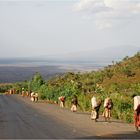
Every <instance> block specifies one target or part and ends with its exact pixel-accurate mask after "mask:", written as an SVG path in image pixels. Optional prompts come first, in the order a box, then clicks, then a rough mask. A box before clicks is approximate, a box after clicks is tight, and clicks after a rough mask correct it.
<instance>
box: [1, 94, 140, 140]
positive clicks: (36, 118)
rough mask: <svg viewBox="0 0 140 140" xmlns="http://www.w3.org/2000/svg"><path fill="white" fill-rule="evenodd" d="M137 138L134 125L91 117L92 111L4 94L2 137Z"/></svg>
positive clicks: (138, 134) (2, 101)
mask: <svg viewBox="0 0 140 140" xmlns="http://www.w3.org/2000/svg"><path fill="white" fill-rule="evenodd" d="M90 138H91V139H98V138H100V139H103V138H107V139H109V138H112V139H121V138H124V139H129V138H130V139H134V138H140V133H139V132H135V129H134V126H133V124H127V123H123V122H121V121H118V120H112V121H111V123H106V122H104V121H103V118H102V117H100V119H99V121H98V122H94V121H92V120H90V114H89V113H82V112H76V113H73V112H71V111H70V110H69V109H61V108H59V106H58V105H55V104H48V103H45V102H42V101H39V102H38V103H33V102H31V101H30V99H29V98H27V97H21V96H19V95H0V139H90Z"/></svg>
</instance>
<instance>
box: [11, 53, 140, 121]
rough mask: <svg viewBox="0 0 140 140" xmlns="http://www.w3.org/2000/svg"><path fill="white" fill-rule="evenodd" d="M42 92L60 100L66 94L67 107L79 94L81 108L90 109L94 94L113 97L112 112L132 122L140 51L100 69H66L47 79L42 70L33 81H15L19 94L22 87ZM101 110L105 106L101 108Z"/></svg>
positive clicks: (138, 87) (138, 89)
mask: <svg viewBox="0 0 140 140" xmlns="http://www.w3.org/2000/svg"><path fill="white" fill-rule="evenodd" d="M22 87H24V88H25V90H29V91H30V90H32V91H36V92H38V93H39V96H40V98H41V99H46V100H49V101H50V102H58V97H59V96H60V95H65V96H66V107H70V105H71V98H72V96H73V95H75V94H76V95H77V96H78V100H79V104H80V108H79V109H80V110H82V111H90V110H91V103H90V100H91V97H92V96H93V94H96V96H97V99H98V100H99V99H101V100H102V101H104V99H105V98H106V97H110V98H112V100H113V103H114V107H113V110H112V115H113V117H114V118H117V119H122V120H125V121H127V122H133V99H132V95H133V94H137V95H140V52H138V53H137V54H136V55H134V56H133V57H125V58H124V59H123V60H122V61H120V62H112V65H109V66H107V67H105V68H103V69H101V70H98V71H91V72H85V73H80V72H77V73H74V72H67V73H65V74H63V75H57V76H55V77H53V78H52V79H50V80H47V81H44V80H43V78H42V76H41V75H40V74H39V73H36V74H35V75H34V77H33V78H32V80H30V81H27V82H24V83H20V84H19V83H16V84H13V88H15V89H17V91H18V92H17V93H19V91H20V93H21V88H22ZM100 111H101V113H102V111H103V106H102V107H101V110H100Z"/></svg>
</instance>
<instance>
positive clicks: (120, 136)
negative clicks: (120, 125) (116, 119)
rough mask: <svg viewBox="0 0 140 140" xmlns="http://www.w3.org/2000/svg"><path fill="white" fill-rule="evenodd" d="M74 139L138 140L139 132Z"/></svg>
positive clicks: (139, 137)
mask: <svg viewBox="0 0 140 140" xmlns="http://www.w3.org/2000/svg"><path fill="white" fill-rule="evenodd" d="M76 139H140V131H139V132H130V133H125V134H110V135H103V136H89V137H80V138H76Z"/></svg>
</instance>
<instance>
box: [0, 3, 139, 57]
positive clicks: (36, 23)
mask: <svg viewBox="0 0 140 140" xmlns="http://www.w3.org/2000/svg"><path fill="white" fill-rule="evenodd" d="M123 47H125V49H126V50H127V52H129V53H128V54H133V53H135V52H136V51H138V50H140V0H0V57H36V56H37V57H38V56H45V55H47V56H51V55H56V56H57V55H62V56H63V54H65V55H66V54H69V53H70V54H71V53H74V54H76V53H78V54H79V55H80V54H82V53H83V52H85V51H86V52H87V53H88V52H90V53H91V52H92V51H93V52H94V53H96V51H104V52H105V51H109V50H112V52H110V53H113V51H114V50H115V51H118V52H119V49H121V48H123ZM116 48H117V49H118V50H117V49H116ZM124 55H126V54H125V53H124Z"/></svg>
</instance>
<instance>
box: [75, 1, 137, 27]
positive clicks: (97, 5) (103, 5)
mask: <svg viewBox="0 0 140 140" xmlns="http://www.w3.org/2000/svg"><path fill="white" fill-rule="evenodd" d="M74 10H75V11H77V12H82V13H83V14H84V17H86V16H87V17H88V18H89V17H92V18H94V20H95V23H96V25H97V26H98V27H99V28H100V29H101V28H110V27H112V26H113V24H115V22H114V20H116V23H117V21H118V20H119V21H125V20H131V21H132V19H133V20H134V19H137V18H138V17H139V16H140V1H139V0H80V1H79V2H78V3H76V4H75V5H74Z"/></svg>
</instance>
